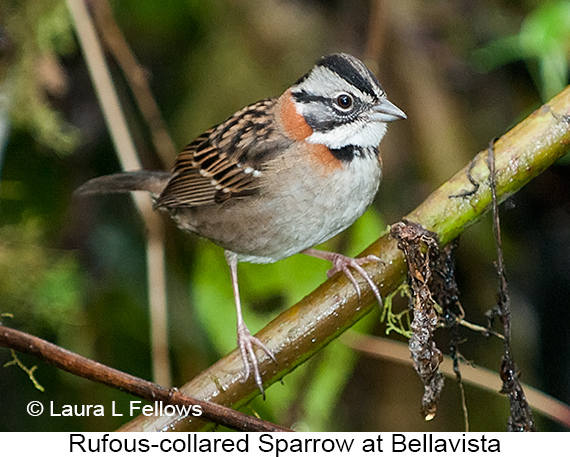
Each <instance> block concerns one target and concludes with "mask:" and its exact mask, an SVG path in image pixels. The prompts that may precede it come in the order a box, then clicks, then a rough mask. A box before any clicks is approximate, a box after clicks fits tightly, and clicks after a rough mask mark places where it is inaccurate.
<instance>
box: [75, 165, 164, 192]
mask: <svg viewBox="0 0 570 457" xmlns="http://www.w3.org/2000/svg"><path fill="white" fill-rule="evenodd" d="M171 177H172V173H169V172H167V171H149V170H141V171H129V172H125V173H116V174H113V175H106V176H100V177H98V178H94V179H91V180H90V181H87V182H86V183H85V184H83V185H81V186H80V187H79V188H77V189H76V191H75V192H74V194H75V195H89V194H104V193H117V192H131V191H135V190H146V191H147V192H150V193H151V194H154V195H159V194H160V193H161V192H162V191H163V189H164V188H165V187H166V184H168V181H169V180H170V178H171Z"/></svg>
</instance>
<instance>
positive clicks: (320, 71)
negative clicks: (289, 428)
mask: <svg viewBox="0 0 570 457" xmlns="http://www.w3.org/2000/svg"><path fill="white" fill-rule="evenodd" d="M405 118H406V115H405V114H404V112H403V111H401V110H400V109H399V108H397V107H396V106H395V105H393V104H392V103H391V102H389V101H388V99H387V98H386V94H385V92H384V90H383V89H382V86H381V85H380V83H379V82H378V80H377V79H376V77H375V76H374V75H373V74H372V72H371V71H370V70H369V69H368V68H367V67H366V66H365V65H364V64H363V63H362V62H361V61H360V60H358V59H356V58H355V57H353V56H351V55H348V54H332V55H327V56H324V57H322V58H321V59H320V60H319V61H318V62H317V63H316V64H315V66H314V67H313V68H312V69H311V71H309V72H308V73H307V74H306V75H304V76H303V77H301V78H300V79H299V80H298V81H297V82H296V83H295V84H294V85H293V86H291V87H290V88H289V89H287V90H286V91H285V92H284V93H283V95H281V96H280V97H279V98H268V99H265V100H261V101H259V102H257V103H254V104H252V105H249V106H246V107H245V108H243V109H241V110H239V111H238V112H236V113H235V114H233V115H232V116H231V117H229V118H228V119H227V120H225V121H224V122H222V123H221V124H220V125H218V126H216V127H213V128H211V129H210V130H208V131H206V132H204V133H203V134H202V135H200V136H199V137H198V138H196V139H195V140H194V141H192V142H191V143H190V144H189V145H188V146H186V147H185V148H184V149H183V150H182V152H181V153H180V155H179V156H178V158H177V160H176V164H175V165H174V169H173V170H172V171H171V172H164V171H146V170H144V171H133V172H126V173H118V174H114V175H109V176H102V177H99V178H95V179H93V180H91V181H89V182H87V183H85V184H84V185H83V186H81V187H80V188H79V189H78V190H77V193H80V194H90V193H106V192H128V191H137V190H144V191H148V192H150V193H151V194H152V196H153V198H154V206H155V208H157V209H160V210H164V211H166V212H167V213H168V214H169V215H170V216H171V217H172V218H173V219H174V220H175V221H176V222H177V224H178V226H179V227H180V228H181V229H183V230H186V231H189V232H193V233H196V234H198V235H200V236H202V237H204V238H208V239H210V240H212V241H213V242H214V243H216V244H217V245H219V246H221V247H222V248H224V249H225V253H226V259H227V262H228V265H229V267H230V273H231V281H232V286H233V292H234V297H235V305H236V311H237V342H238V347H239V350H240V352H241V356H242V359H243V363H244V365H245V372H244V378H243V379H244V380H245V379H247V378H248V377H249V375H250V373H251V372H253V375H254V377H255V382H256V384H257V386H258V387H259V389H260V390H261V392H262V393H263V381H262V378H261V374H260V372H259V364H258V359H257V356H256V354H255V351H254V347H255V346H257V347H259V348H260V349H262V350H263V352H265V354H267V356H268V357H270V358H271V359H273V360H274V361H276V360H275V357H274V355H273V353H272V352H271V350H270V349H269V348H268V347H267V346H266V345H265V344H264V343H263V342H262V341H260V340H259V339H258V338H256V337H255V336H253V335H251V333H250V332H249V330H248V328H247V326H246V324H245V322H244V320H243V317H242V312H241V303H240V297H239V291H238V280H237V264H238V262H253V263H271V262H276V261H278V260H281V259H284V258H286V257H289V256H291V255H293V254H297V253H300V252H301V253H304V254H308V255H311V256H314V257H319V258H322V259H327V260H330V261H331V262H332V263H333V268H332V269H331V270H330V271H329V272H328V275H329V276H332V275H333V274H334V273H337V272H339V271H342V272H343V273H344V274H345V275H347V276H348V278H349V279H350V281H351V282H352V283H353V284H354V287H355V288H356V290H357V292H358V294H359V295H360V288H359V285H358V282H357V281H356V279H355V278H354V276H353V274H352V273H351V271H350V268H352V269H354V270H355V271H357V272H358V273H359V274H360V275H362V276H363V277H364V279H365V280H366V281H367V283H368V284H369V286H370V287H371V289H372V290H373V292H374V294H375V295H376V298H377V299H378V300H379V301H380V302H381V297H380V292H379V290H378V287H377V286H376V284H374V282H373V281H372V279H371V278H370V276H369V275H368V274H367V273H366V271H365V270H364V269H363V268H362V266H361V265H362V264H363V263H366V262H370V261H377V260H378V258H377V257H375V256H367V257H363V258H358V259H353V258H350V257H346V256H343V255H341V254H336V253H332V252H325V251H320V250H316V249H313V246H315V245H318V244H320V243H322V242H324V241H326V240H328V239H329V238H332V237H333V236H335V235H336V234H338V233H339V232H341V231H343V230H344V229H346V228H347V227H349V226H350V225H351V224H352V223H353V222H354V221H355V220H356V219H357V218H358V217H360V216H361V215H362V214H363V213H364V211H365V210H366V208H367V207H368V206H369V205H370V204H371V203H372V200H373V199H374V196H375V194H376V191H377V189H378V185H379V183H380V178H381V175H382V162H381V159H380V157H379V154H378V145H379V143H380V141H381V140H382V138H383V137H384V134H385V133H386V124H387V123H388V122H392V121H396V120H398V119H405Z"/></svg>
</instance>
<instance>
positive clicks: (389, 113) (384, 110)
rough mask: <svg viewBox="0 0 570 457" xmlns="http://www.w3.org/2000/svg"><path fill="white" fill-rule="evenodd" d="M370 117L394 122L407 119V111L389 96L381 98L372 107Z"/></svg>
mask: <svg viewBox="0 0 570 457" xmlns="http://www.w3.org/2000/svg"><path fill="white" fill-rule="evenodd" d="M372 111H373V112H372V114H371V115H370V119H371V120H373V121H380V122H393V121H399V120H400V119H407V117H408V116H406V113H404V112H403V111H402V110H401V109H400V108H398V107H397V106H396V105H394V104H393V103H392V102H389V101H388V99H387V98H381V99H380V101H379V102H378V104H377V105H376V106H374V107H373V108H372Z"/></svg>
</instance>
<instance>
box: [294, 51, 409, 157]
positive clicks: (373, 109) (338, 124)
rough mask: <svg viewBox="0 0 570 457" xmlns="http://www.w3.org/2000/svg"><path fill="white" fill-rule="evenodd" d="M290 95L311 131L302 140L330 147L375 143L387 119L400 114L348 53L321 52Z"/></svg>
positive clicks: (373, 146)
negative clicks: (324, 54)
mask: <svg viewBox="0 0 570 457" xmlns="http://www.w3.org/2000/svg"><path fill="white" fill-rule="evenodd" d="M291 96H292V98H293V101H294V103H295V106H296V109H297V111H298V113H299V114H301V115H302V116H303V117H304V119H305V121H306V122H307V124H308V125H309V126H310V127H311V129H312V130H313V133H312V134H311V135H310V136H308V137H307V138H306V141H308V142H310V143H316V144H324V145H325V146H328V147H329V148H331V149H340V148H344V147H346V146H356V147H361V148H375V147H377V146H378V144H379V143H380V140H382V137H383V136H384V134H385V133H386V123H387V122H392V121H396V120H398V119H405V118H406V115H405V114H404V112H403V111H402V110H400V109H399V108H398V107H396V106H395V105H394V104H392V103H391V102H389V101H388V99H387V98H386V93H385V92H384V90H383V89H382V86H381V85H380V83H379V82H378V80H377V79H376V77H375V76H374V75H373V74H372V72H371V71H370V70H369V69H368V68H367V67H366V65H364V64H363V63H362V62H361V61H360V60H358V59H357V58H355V57H353V56H351V55H349V54H331V55H327V56H324V57H322V58H321V59H320V60H319V61H318V62H317V63H316V64H315V66H314V67H313V68H312V70H311V71H310V72H309V73H307V74H306V75H305V76H303V77H302V78H301V79H299V81H297V82H296V83H295V85H294V86H293V87H292V88H291Z"/></svg>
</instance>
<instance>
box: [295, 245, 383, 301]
mask: <svg viewBox="0 0 570 457" xmlns="http://www.w3.org/2000/svg"><path fill="white" fill-rule="evenodd" d="M302 253H303V254H306V255H310V256H311V257H317V258H319V259H324V260H328V261H329V262H332V264H333V267H332V268H331V269H330V270H329V271H327V276H328V277H329V278H330V277H331V276H333V275H334V274H336V273H338V272H340V271H342V272H343V273H344V274H345V276H346V277H347V278H348V279H349V280H350V282H351V283H352V285H353V286H354V288H355V289H356V293H357V294H358V299H359V300H360V286H359V285H358V281H356V278H355V277H354V275H353V274H352V272H351V271H350V269H349V268H353V269H355V270H356V271H357V272H358V273H360V275H361V276H362V277H363V278H364V279H365V280H366V282H367V283H368V285H369V286H370V288H371V289H372V292H374V296H375V297H376V300H378V303H379V304H380V307H382V296H381V295H380V290H379V289H378V286H376V284H374V281H373V280H372V278H371V277H370V275H369V274H368V273H367V272H366V270H365V269H364V268H362V264H364V263H368V262H372V261H374V262H382V260H380V258H378V257H377V256H375V255H367V256H366V257H359V258H356V259H354V258H352V257H347V256H345V255H342V254H337V253H336V252H328V251H320V250H318V249H313V248H309V249H305V250H304V251H302Z"/></svg>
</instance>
